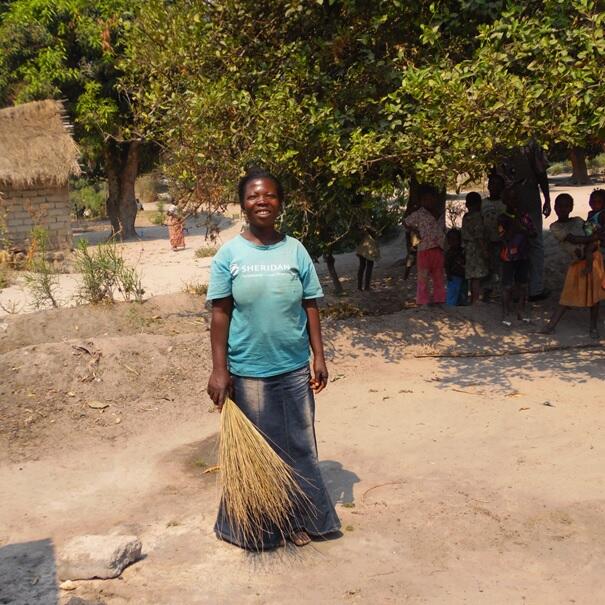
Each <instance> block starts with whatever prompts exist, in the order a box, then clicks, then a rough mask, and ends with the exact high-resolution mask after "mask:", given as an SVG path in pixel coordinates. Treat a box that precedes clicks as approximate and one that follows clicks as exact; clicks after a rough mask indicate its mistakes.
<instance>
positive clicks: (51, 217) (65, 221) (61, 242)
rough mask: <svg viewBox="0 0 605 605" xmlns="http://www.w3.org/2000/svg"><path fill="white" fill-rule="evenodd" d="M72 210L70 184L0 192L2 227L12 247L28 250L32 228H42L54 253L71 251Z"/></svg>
mask: <svg viewBox="0 0 605 605" xmlns="http://www.w3.org/2000/svg"><path fill="white" fill-rule="evenodd" d="M70 211H71V205H70V203H69V191H68V187H67V185H64V186H59V187H53V186H51V187H48V186H45V187H44V188H33V187H32V188H28V189H11V188H6V187H2V188H1V190H0V212H1V214H0V225H2V226H3V227H4V228H5V230H6V233H5V234H4V235H5V236H6V238H8V240H9V242H10V244H12V245H14V246H17V247H26V246H27V245H28V243H29V240H30V236H31V231H32V229H33V228H34V227H36V226H39V227H43V228H44V229H46V230H47V231H48V238H49V248H50V249H51V250H58V249H62V248H71V246H72V231H71V219H70ZM2 244H3V242H0V247H1V246H2Z"/></svg>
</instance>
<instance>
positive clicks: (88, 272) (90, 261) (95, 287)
mask: <svg viewBox="0 0 605 605" xmlns="http://www.w3.org/2000/svg"><path fill="white" fill-rule="evenodd" d="M75 267H76V271H78V272H79V273H81V274H82V284H81V286H80V289H79V292H78V295H77V297H78V300H79V301H80V302H84V303H90V304H99V303H112V302H114V300H115V294H116V291H117V292H119V293H120V294H121V295H122V298H123V299H124V300H127V301H128V300H133V299H134V300H136V301H138V302H141V301H142V300H143V294H144V293H145V291H144V290H143V286H142V284H141V279H140V277H139V275H138V274H137V271H136V269H134V268H133V267H129V266H127V265H126V263H125V261H124V259H123V258H122V254H121V252H120V251H119V249H118V247H117V245H116V243H115V241H114V240H109V241H107V242H105V243H102V244H99V245H98V246H97V247H96V250H94V251H93V252H91V251H90V250H89V248H88V244H87V242H86V241H85V240H80V241H79V242H78V247H77V249H76V260H75Z"/></svg>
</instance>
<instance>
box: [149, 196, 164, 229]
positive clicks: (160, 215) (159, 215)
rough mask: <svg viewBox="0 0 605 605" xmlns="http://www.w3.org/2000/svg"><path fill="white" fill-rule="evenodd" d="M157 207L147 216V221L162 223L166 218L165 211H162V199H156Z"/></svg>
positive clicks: (154, 223) (155, 223)
mask: <svg viewBox="0 0 605 605" xmlns="http://www.w3.org/2000/svg"><path fill="white" fill-rule="evenodd" d="M157 205H158V209H157V210H156V211H155V212H154V213H153V214H152V215H151V216H150V217H149V221H150V222H151V223H152V224H153V225H163V224H164V221H165V220H166V213H165V212H164V202H163V201H162V200H158V201H157Z"/></svg>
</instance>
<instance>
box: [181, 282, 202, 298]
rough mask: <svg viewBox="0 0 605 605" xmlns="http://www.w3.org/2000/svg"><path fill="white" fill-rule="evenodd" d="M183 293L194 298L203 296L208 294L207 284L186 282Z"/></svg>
mask: <svg viewBox="0 0 605 605" xmlns="http://www.w3.org/2000/svg"><path fill="white" fill-rule="evenodd" d="M183 292H185V293H187V294H195V295H196V296H205V295H206V294H207V293H208V284H203V283H200V282H186V283H185V285H184V287H183Z"/></svg>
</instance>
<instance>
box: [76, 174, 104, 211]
mask: <svg viewBox="0 0 605 605" xmlns="http://www.w3.org/2000/svg"><path fill="white" fill-rule="evenodd" d="M69 199H70V200H71V204H72V207H73V211H74V213H75V215H76V216H77V217H82V216H84V213H85V212H86V211H88V218H105V217H106V215H107V214H106V205H105V200H106V199H107V183H106V182H105V181H100V180H94V181H91V180H88V179H74V180H73V181H72V182H71V184H70V191H69Z"/></svg>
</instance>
